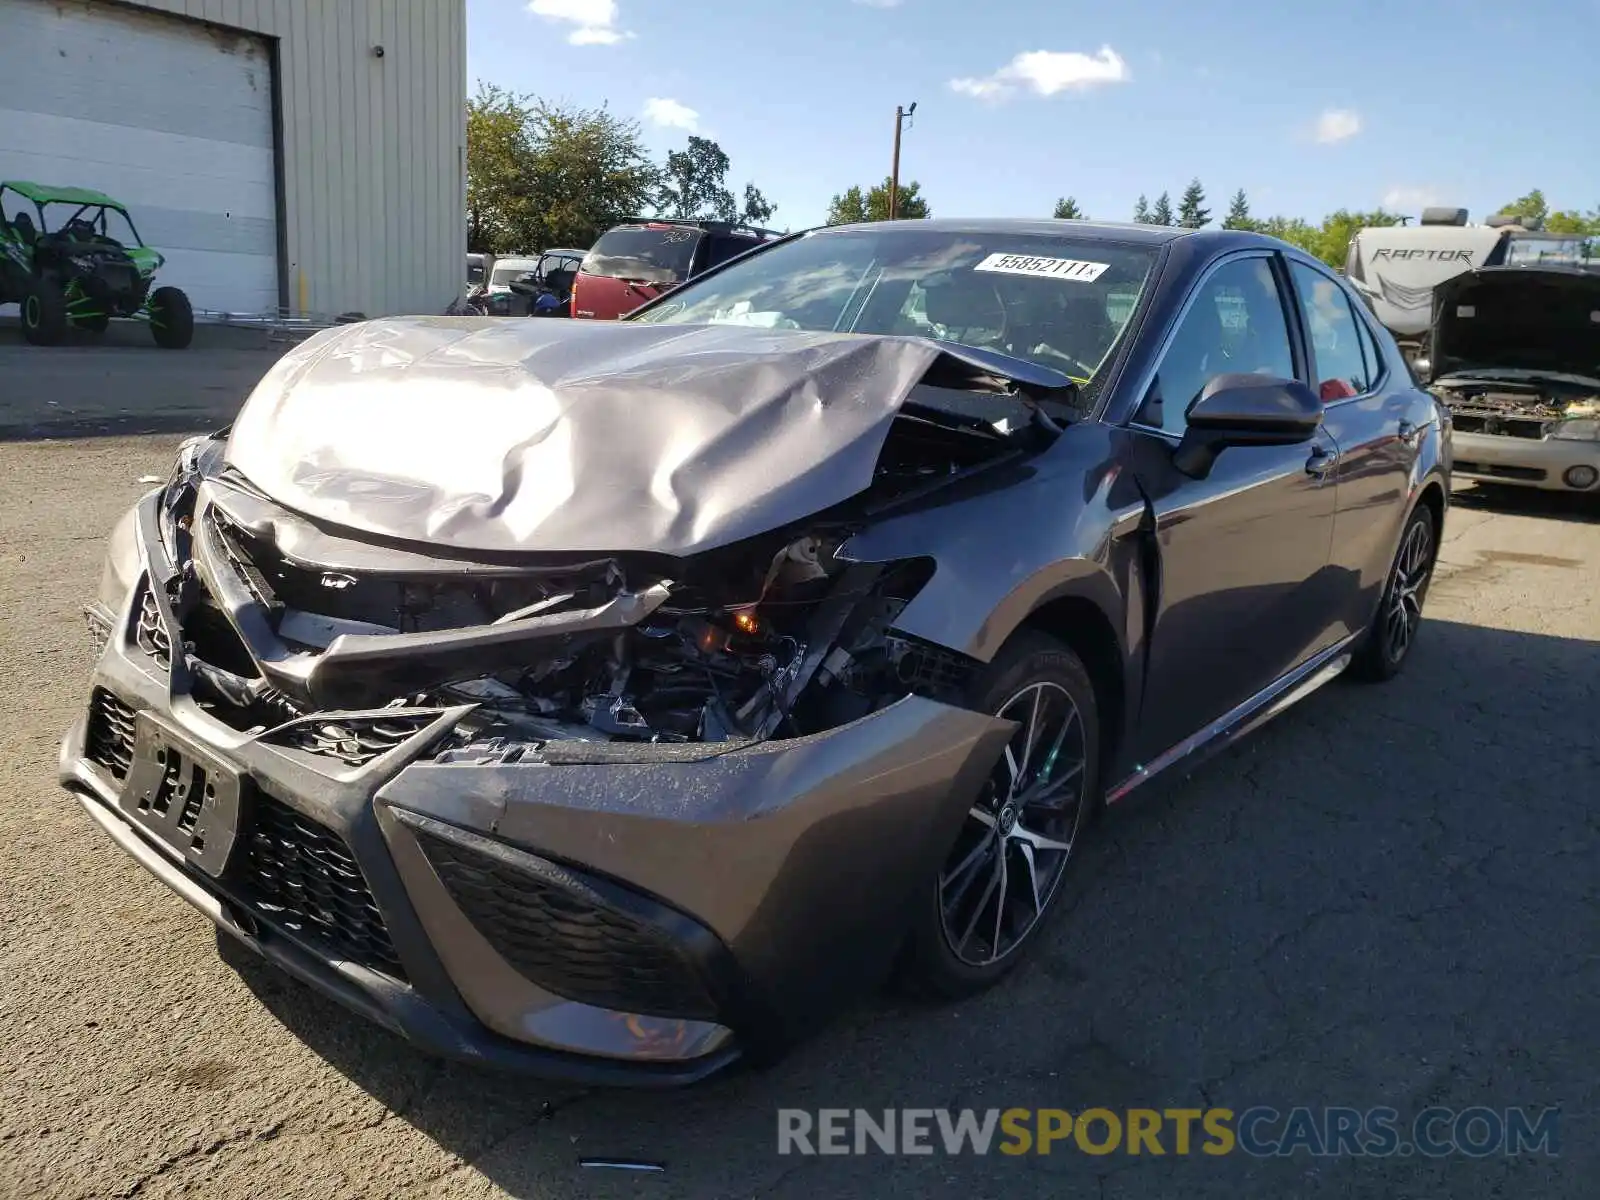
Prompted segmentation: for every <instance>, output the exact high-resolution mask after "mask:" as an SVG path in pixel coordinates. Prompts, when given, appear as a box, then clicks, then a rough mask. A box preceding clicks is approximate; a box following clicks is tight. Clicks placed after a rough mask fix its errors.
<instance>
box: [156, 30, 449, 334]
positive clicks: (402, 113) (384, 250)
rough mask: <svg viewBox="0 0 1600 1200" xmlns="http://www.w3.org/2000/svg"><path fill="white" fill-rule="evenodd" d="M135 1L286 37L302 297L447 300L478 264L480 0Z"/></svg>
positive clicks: (295, 297) (409, 306)
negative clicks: (476, 38) (469, 190)
mask: <svg viewBox="0 0 1600 1200" xmlns="http://www.w3.org/2000/svg"><path fill="white" fill-rule="evenodd" d="M134 6H135V7H138V8H148V9H154V10H156V11H160V12H167V13H172V14H175V15H177V16H183V17H190V18H193V19H195V20H199V21H207V22H210V23H212V24H215V25H222V26H226V27H228V28H231V29H238V30H242V31H245V32H248V33H256V34H262V35H265V36H267V37H270V38H275V39H276V41H277V54H278V76H279V87H280V89H281V92H282V97H283V110H282V113H281V122H282V129H283V174H284V210H285V211H284V212H283V213H282V214H280V219H281V220H282V221H283V240H284V244H285V246H286V248H287V260H288V261H287V262H286V263H285V264H284V267H285V269H286V279H285V283H286V285H287V287H286V291H287V294H288V301H289V307H290V309H291V310H292V311H295V312H300V311H302V305H303V310H304V311H306V312H309V313H317V314H325V315H326V314H337V313H341V312H351V311H355V312H363V313H366V314H367V315H368V316H379V315H388V314H394V313H415V312H442V311H443V310H444V308H445V306H446V305H447V304H448V303H449V302H450V300H451V299H452V298H453V297H454V296H455V295H456V294H457V293H458V292H459V291H460V290H461V286H462V280H463V277H464V275H465V271H466V266H465V262H464V255H465V253H466V245H467V229H466V179H465V177H464V162H465V148H466V138H467V122H466V97H467V79H466V71H467V46H466V40H467V29H466V25H467V15H466V0H137V2H136V3H135V4H134ZM374 46H382V47H383V48H384V56H383V57H382V58H377V57H375V56H374V55H373V47H374ZM153 82H154V81H153ZM168 82H169V83H170V84H171V85H172V86H182V82H181V81H179V80H172V81H168Z"/></svg>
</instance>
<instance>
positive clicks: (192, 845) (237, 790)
mask: <svg viewBox="0 0 1600 1200" xmlns="http://www.w3.org/2000/svg"><path fill="white" fill-rule="evenodd" d="M244 800H245V781H244V779H243V777H242V774H241V772H240V771H239V769H238V768H237V767H234V766H232V765H231V764H229V763H227V762H224V761H223V760H222V759H220V758H218V757H217V756H216V755H215V754H212V753H211V752H210V751H208V750H205V749H202V748H201V747H199V746H196V745H195V744H194V743H193V742H191V741H189V740H188V739H187V738H184V737H182V736H180V735H178V734H176V733H174V732H173V731H172V730H170V729H168V728H167V727H166V726H164V725H162V724H161V723H159V722H158V721H156V720H155V719H154V718H153V717H151V716H150V714H149V713H144V712H141V713H139V714H137V716H136V717H135V718H134V726H133V765H132V767H131V768H130V769H129V771H128V779H127V782H126V783H125V784H124V785H123V789H122V795H121V796H120V797H119V800H118V803H119V805H120V806H121V808H122V811H123V812H124V813H126V814H127V815H128V817H129V818H130V819H131V820H133V821H136V822H137V823H138V824H139V825H140V826H141V827H143V828H144V829H147V830H149V831H150V832H151V833H153V834H155V835H156V836H157V837H159V838H160V839H161V840H162V841H163V842H165V843H166V844H167V845H168V846H170V847H172V848H173V849H174V850H176V851H177V852H178V853H179V854H181V855H183V857H184V858H185V859H186V860H187V861H189V862H191V863H193V864H194V865H195V866H196V867H199V868H200V870H202V871H204V872H205V873H206V874H207V875H211V876H217V875H220V874H222V872H223V869H224V868H225V867H226V866H227V865H228V859H229V857H230V856H231V855H232V853H233V846H234V842H235V841H236V840H237V838H238V834H239V826H240V821H241V818H242V816H243V808H244Z"/></svg>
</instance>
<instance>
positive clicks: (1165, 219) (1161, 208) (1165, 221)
mask: <svg viewBox="0 0 1600 1200" xmlns="http://www.w3.org/2000/svg"><path fill="white" fill-rule="evenodd" d="M1150 224H1152V225H1171V224H1172V200H1171V198H1170V197H1169V196H1168V195H1167V194H1166V193H1165V192H1162V193H1161V195H1159V196H1157V197H1156V205H1155V207H1154V208H1152V209H1151V210H1150Z"/></svg>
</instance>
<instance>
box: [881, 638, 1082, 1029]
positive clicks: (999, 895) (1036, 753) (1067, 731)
mask: <svg viewBox="0 0 1600 1200" xmlns="http://www.w3.org/2000/svg"><path fill="white" fill-rule="evenodd" d="M972 706H973V707H974V708H979V709H981V710H982V711H985V712H991V713H994V714H995V715H996V716H1001V717H1005V718H1007V719H1009V720H1014V721H1016V722H1017V730H1016V733H1015V734H1014V735H1013V736H1012V739H1011V742H1010V744H1008V745H1007V747H1006V750H1005V753H1004V754H1002V755H1001V756H1000V760H999V761H998V762H997V763H996V764H995V768H994V771H993V772H992V773H991V774H990V777H989V778H988V779H987V780H985V782H984V785H983V787H982V789H981V790H980V792H979V794H978V795H977V796H976V797H975V798H974V800H973V803H972V807H971V809H970V810H969V811H968V814H967V819H966V821H965V822H964V824H963V825H962V828H961V831H960V833H959V834H958V836H957V838H956V842H955V845H953V846H952V847H951V849H950V853H949V854H948V856H947V857H946V859H945V861H944V863H943V865H942V866H941V868H940V872H939V876H938V878H937V879H935V880H932V881H930V885H929V889H928V895H927V896H926V898H925V899H924V900H923V901H922V902H920V903H919V905H918V908H917V914H916V916H915V918H914V922H913V927H912V930H911V935H910V939H909V942H908V945H907V948H906V949H907V952H906V958H905V961H904V963H903V967H902V976H903V978H904V980H905V982H907V983H908V984H910V985H911V986H912V988H913V989H914V990H917V991H920V992H923V993H925V994H932V995H935V996H942V997H947V998H956V997H960V996H966V995H971V994H973V993H974V992H978V991H982V990H983V989H985V988H987V987H990V986H991V985H993V984H994V983H995V982H997V981H998V980H999V979H1000V978H1001V977H1002V976H1003V975H1005V974H1006V973H1007V972H1008V971H1010V970H1011V969H1012V968H1013V967H1015V966H1016V965H1017V963H1018V962H1020V961H1021V959H1022V957H1023V954H1024V952H1025V950H1026V948H1027V947H1029V946H1031V945H1032V944H1033V942H1035V941H1036V940H1037V934H1038V932H1039V930H1040V929H1041V928H1043V926H1044V924H1045V920H1046V918H1047V917H1048V916H1049V914H1050V913H1051V912H1052V911H1053V910H1054V907H1055V904H1056V900H1057V897H1058V895H1059V894H1060V891H1061V885H1062V881H1063V880H1064V879H1065V877H1066V872H1067V867H1068V864H1069V863H1070V862H1071V861H1072V859H1073V856H1074V854H1075V853H1076V851H1077V848H1078V845H1079V843H1080V840H1081V838H1082V836H1083V834H1084V833H1085V831H1086V830H1087V827H1088V817H1089V815H1090V813H1091V811H1092V809H1093V808H1094V806H1095V804H1096V803H1098V799H1099V793H1098V791H1097V789H1098V786H1099V767H1100V762H1099V757H1100V756H1099V748H1100V718H1099V709H1098V707H1097V706H1096V703H1095V693H1094V685H1093V684H1092V683H1091V681H1090V679H1089V673H1088V671H1086V670H1085V669H1084V666H1083V663H1082V662H1081V661H1079V659H1078V657H1077V655H1075V654H1074V653H1073V652H1072V651H1071V650H1070V649H1068V648H1067V647H1066V646H1064V645H1062V644H1061V643H1060V642H1058V641H1056V640H1055V639H1053V638H1049V637H1046V636H1044V635H1043V634H1039V633H1035V632H1032V631H1028V632H1024V633H1022V634H1020V635H1018V636H1017V637H1016V638H1014V639H1012V641H1011V642H1010V643H1008V644H1007V645H1006V647H1005V648H1004V649H1003V650H1002V651H1001V652H1000V653H999V654H998V655H997V656H996V657H995V659H994V661H993V662H992V663H990V665H989V666H988V668H987V669H985V670H984V671H983V673H982V674H981V676H980V678H979V679H978V681H977V682H976V684H975V685H974V687H973V689H972Z"/></svg>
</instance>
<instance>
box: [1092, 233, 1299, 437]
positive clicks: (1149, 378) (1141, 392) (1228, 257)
mask: <svg viewBox="0 0 1600 1200" xmlns="http://www.w3.org/2000/svg"><path fill="white" fill-rule="evenodd" d="M1277 253H1278V251H1277V250H1275V249H1274V248H1273V247H1271V246H1246V247H1244V248H1243V249H1239V250H1230V251H1228V252H1227V253H1226V254H1222V255H1219V256H1218V257H1216V258H1214V259H1213V260H1212V261H1211V262H1210V263H1209V264H1207V266H1206V269H1205V270H1204V271H1202V272H1200V274H1199V275H1198V276H1196V277H1195V281H1194V282H1193V283H1192V284H1190V285H1189V294H1188V295H1187V296H1185V297H1184V298H1183V307H1182V308H1180V309H1179V310H1178V315H1177V316H1176V317H1175V318H1174V319H1173V320H1172V321H1171V322H1170V323H1169V324H1168V325H1167V330H1166V333H1165V334H1163V335H1162V338H1161V348H1160V349H1159V350H1158V351H1157V352H1156V355H1155V358H1154V360H1153V361H1152V364H1151V366H1150V367H1149V368H1147V369H1146V370H1145V371H1144V372H1143V374H1142V375H1141V376H1140V378H1139V385H1138V386H1137V387H1136V388H1134V389H1133V394H1134V396H1135V398H1136V399H1135V401H1134V405H1133V415H1131V416H1129V417H1128V419H1127V420H1126V421H1123V422H1122V426H1121V427H1122V428H1124V429H1129V430H1134V431H1136V432H1139V433H1152V434H1155V435H1156V436H1158V437H1162V438H1165V439H1166V440H1167V441H1169V442H1173V443H1177V442H1181V441H1182V440H1183V435H1182V434H1179V433H1173V432H1172V431H1171V430H1168V429H1163V428H1161V427H1160V426H1158V425H1147V424H1145V423H1144V422H1143V421H1140V420H1137V419H1136V418H1137V416H1138V413H1139V410H1140V409H1141V408H1143V407H1144V399H1145V397H1146V396H1147V395H1149V393H1150V385H1151V384H1152V383H1154V382H1155V377H1156V375H1157V374H1158V373H1159V372H1160V370H1161V364H1162V362H1163V361H1164V360H1165V359H1166V357H1167V351H1168V350H1170V349H1172V342H1173V339H1174V338H1176V337H1177V336H1178V330H1179V329H1181V328H1182V327H1183V323H1184V322H1185V321H1186V320H1188V319H1189V313H1190V311H1191V310H1192V309H1193V308H1194V306H1195V302H1196V301H1197V300H1198V299H1199V298H1200V293H1201V291H1202V290H1203V289H1204V288H1205V286H1206V284H1208V283H1210V282H1211V277H1212V276H1213V275H1215V274H1216V273H1217V272H1218V271H1220V270H1221V269H1222V268H1223V267H1226V266H1230V265H1232V264H1233V263H1236V262H1241V261H1243V260H1245V259H1251V258H1260V259H1265V260H1266V262H1267V265H1268V267H1269V268H1270V267H1271V265H1272V259H1273V256H1274V255H1276V254H1277ZM1273 281H1274V282H1275V283H1276V282H1277V276H1276V273H1274V277H1273ZM1278 303H1279V304H1280V305H1282V303H1283V297H1282V295H1281V293H1280V295H1279V297H1278ZM1296 303H1297V304H1298V299H1297V300H1296ZM1289 316H1290V314H1289V313H1287V312H1285V313H1284V321H1285V328H1284V332H1285V333H1287V334H1288V335H1289V351H1290V354H1291V355H1292V354H1293V353H1294V331H1293V330H1292V329H1289V328H1288V326H1287V323H1288V320H1289ZM1294 317H1295V320H1296V321H1297V322H1298V320H1299V314H1298V313H1296V314H1294Z"/></svg>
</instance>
